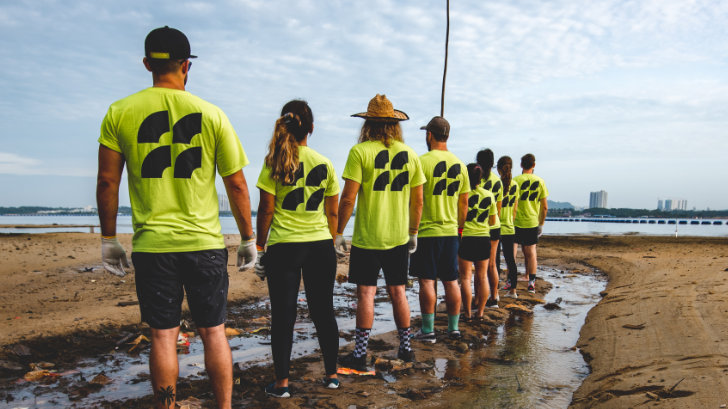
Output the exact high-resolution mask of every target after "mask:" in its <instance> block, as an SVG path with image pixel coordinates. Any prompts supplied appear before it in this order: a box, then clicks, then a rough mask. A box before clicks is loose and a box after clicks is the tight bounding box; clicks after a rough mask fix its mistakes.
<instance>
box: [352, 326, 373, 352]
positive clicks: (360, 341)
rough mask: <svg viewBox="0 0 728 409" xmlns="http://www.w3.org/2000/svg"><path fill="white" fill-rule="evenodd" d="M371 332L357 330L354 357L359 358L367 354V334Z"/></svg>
mask: <svg viewBox="0 0 728 409" xmlns="http://www.w3.org/2000/svg"><path fill="white" fill-rule="evenodd" d="M370 332H372V329H371V328H368V329H364V328H357V329H356V331H355V333H356V340H355V341H354V357H356V358H361V357H363V356H366V354H367V344H369V333H370Z"/></svg>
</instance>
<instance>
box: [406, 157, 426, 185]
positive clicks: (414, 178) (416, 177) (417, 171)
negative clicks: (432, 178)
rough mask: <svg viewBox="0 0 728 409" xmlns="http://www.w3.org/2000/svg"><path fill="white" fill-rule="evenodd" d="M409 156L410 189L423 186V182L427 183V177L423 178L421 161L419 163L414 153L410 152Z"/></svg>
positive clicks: (423, 172)
mask: <svg viewBox="0 0 728 409" xmlns="http://www.w3.org/2000/svg"><path fill="white" fill-rule="evenodd" d="M410 155H411V157H412V169H411V170H412V174H411V175H410V187H417V186H420V185H424V184H425V182H427V177H426V176H425V171H424V170H422V161H420V158H419V157H418V156H417V155H416V154H414V152H411V153H410Z"/></svg>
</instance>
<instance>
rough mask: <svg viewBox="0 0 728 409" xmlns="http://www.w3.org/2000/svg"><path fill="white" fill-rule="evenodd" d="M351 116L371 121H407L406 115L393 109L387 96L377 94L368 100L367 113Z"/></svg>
mask: <svg viewBox="0 0 728 409" xmlns="http://www.w3.org/2000/svg"><path fill="white" fill-rule="evenodd" d="M352 116H355V117H359V118H364V119H369V120H372V121H406V120H408V119H409V116H407V114H405V113H404V112H402V111H400V110H397V109H394V106H392V102H391V101H390V100H388V99H387V96H386V95H384V94H382V95H379V94H377V95H376V96H375V97H374V98H372V99H371V100H369V106H367V112H361V113H358V114H354V115H352Z"/></svg>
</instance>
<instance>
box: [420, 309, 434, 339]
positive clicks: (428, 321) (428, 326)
mask: <svg viewBox="0 0 728 409" xmlns="http://www.w3.org/2000/svg"><path fill="white" fill-rule="evenodd" d="M433 331H435V314H434V313H433V314H422V332H423V333H425V334H429V333H430V332H433Z"/></svg>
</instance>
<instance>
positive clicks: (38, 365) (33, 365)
mask: <svg viewBox="0 0 728 409" xmlns="http://www.w3.org/2000/svg"><path fill="white" fill-rule="evenodd" d="M55 366H56V364H54V363H51V362H34V363H31V364H30V369H33V370H36V369H51V368H53V367H55Z"/></svg>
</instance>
